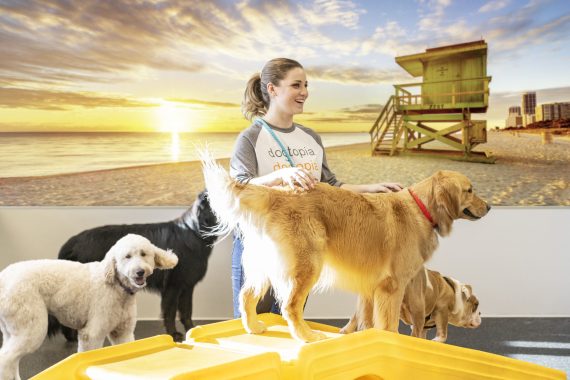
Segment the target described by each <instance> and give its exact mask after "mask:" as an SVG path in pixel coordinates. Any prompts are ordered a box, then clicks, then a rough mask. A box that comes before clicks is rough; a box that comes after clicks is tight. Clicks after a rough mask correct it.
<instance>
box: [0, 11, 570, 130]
mask: <svg viewBox="0 0 570 380" xmlns="http://www.w3.org/2000/svg"><path fill="white" fill-rule="evenodd" d="M481 38H483V39H484V40H486V42H487V43H488V45H489V58H488V68H487V72H488V74H489V75H491V76H492V77H493V79H492V82H491V105H490V108H489V112H488V113H487V115H486V118H487V120H488V126H489V127H494V126H495V125H498V126H501V127H502V126H504V119H505V118H506V116H507V108H508V107H509V106H511V105H520V97H521V93H522V92H524V91H529V90H532V91H537V93H538V99H537V100H538V103H544V102H551V101H570V73H569V72H568V66H569V63H570V1H568V0H544V1H542V0H530V1H516V0H497V1H488V0H485V1H468V0H461V1H459V0H434V1H430V0H415V1H412V0H400V1H373V0H371V1H350V0H334V1H320V0H315V1H239V2H237V1H236V2H234V1H210V0H207V1H196V0H192V1H182V0H180V1H177V0H174V1H160V0H149V1H144V0H139V1H134V0H133V1H126V0H125V1H120V0H108V1H74V2H69V1H63V0H62V1H47V0H46V1H24V0H19V1H11V0H0V132H6V131H165V132H166V131H181V132H184V131H188V132H189V131H197V132H204V131H222V132H236V131H239V130H241V129H243V128H244V127H246V126H247V125H248V122H247V121H246V120H245V119H244V118H243V116H242V115H241V112H240V108H239V104H240V102H241V98H242V95H243V90H244V88H245V84H246V82H247V80H248V79H249V77H250V76H251V75H252V74H253V73H254V72H257V71H259V70H260V69H261V68H262V66H263V64H264V63H265V62H266V61H267V60H269V59H271V58H275V57H280V56H285V57H289V58H294V59H297V60H299V61H300V62H301V63H302V64H303V65H304V66H305V69H306V71H307V74H308V81H309V83H310V85H309V91H310V96H309V100H308V102H307V103H306V105H305V114H303V115H302V116H300V117H299V118H298V119H296V120H297V121H299V122H301V123H303V124H305V125H307V126H309V127H312V128H314V129H316V130H318V131H321V132H323V131H350V132H352V131H368V129H369V128H370V127H371V125H372V123H373V122H374V120H375V118H376V116H377V115H378V113H379V111H380V109H381V106H382V104H384V103H385V102H386V101H387V100H388V97H389V96H390V95H391V94H393V91H394V90H393V87H392V85H393V84H398V83H410V82H419V81H421V78H411V77H410V76H409V75H408V74H407V73H406V72H405V71H404V70H403V69H402V68H400V67H399V66H398V65H397V64H396V63H395V61H394V58H395V57H396V56H398V55H405V54H412V53H420V52H423V51H424V50H425V49H426V48H428V47H436V46H441V45H447V44H454V43H461V42H469V41H474V40H479V39H481Z"/></svg>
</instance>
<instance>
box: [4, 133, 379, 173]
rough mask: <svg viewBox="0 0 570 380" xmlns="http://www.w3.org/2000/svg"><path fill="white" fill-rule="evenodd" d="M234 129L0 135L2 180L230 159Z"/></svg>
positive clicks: (329, 142) (334, 137)
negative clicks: (205, 157)
mask: <svg viewBox="0 0 570 380" xmlns="http://www.w3.org/2000/svg"><path fill="white" fill-rule="evenodd" d="M320 135H321V137H322V140H323V144H324V145H325V147H331V146H338V145H347V144H356V143H365V142H370V137H369V135H368V134H367V133H322V134H320ZM236 137H237V133H180V134H169V133H123V132H105V133H0V178H7V177H29V176H45V175H54V174H63V173H75V172H85V171H92V170H102V169H113V168H120V167H129V166H139V165H148V164H158V163H167V162H183V161H195V160H198V159H199V158H198V152H197V150H198V148H200V147H204V146H206V145H207V146H208V149H209V150H210V152H211V153H212V154H213V155H214V157H216V158H223V157H229V156H230V154H231V152H232V148H233V146H234V143H235V139H236Z"/></svg>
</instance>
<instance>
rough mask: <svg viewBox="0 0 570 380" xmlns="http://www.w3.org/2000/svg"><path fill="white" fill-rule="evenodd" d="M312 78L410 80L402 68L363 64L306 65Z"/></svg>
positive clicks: (380, 81)
mask: <svg viewBox="0 0 570 380" xmlns="http://www.w3.org/2000/svg"><path fill="white" fill-rule="evenodd" d="M305 69H306V71H307V75H308V76H309V77H310V78H311V79H313V78H314V79H315V80H322V81H328V82H337V83H357V84H375V83H389V84H392V83H394V82H398V81H402V80H409V79H410V76H409V75H407V74H406V73H405V72H404V71H403V70H401V69H374V68H367V67H361V66H354V67H342V66H324V65H322V66H310V67H305Z"/></svg>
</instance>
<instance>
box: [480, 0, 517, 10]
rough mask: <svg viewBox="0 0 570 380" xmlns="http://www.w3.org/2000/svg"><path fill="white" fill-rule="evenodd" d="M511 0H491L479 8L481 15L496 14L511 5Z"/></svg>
mask: <svg viewBox="0 0 570 380" xmlns="http://www.w3.org/2000/svg"><path fill="white" fill-rule="evenodd" d="M509 3H510V0H491V1H489V2H487V3H486V4H485V5H483V6H482V7H481V8H479V13H488V12H496V11H498V10H500V9H503V8H504V7H506V6H507V5H509Z"/></svg>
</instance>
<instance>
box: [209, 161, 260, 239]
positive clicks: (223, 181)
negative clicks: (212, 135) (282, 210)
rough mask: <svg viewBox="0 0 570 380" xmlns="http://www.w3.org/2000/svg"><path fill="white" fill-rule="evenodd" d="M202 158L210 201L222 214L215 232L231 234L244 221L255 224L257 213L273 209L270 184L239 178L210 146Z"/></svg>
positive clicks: (219, 213) (218, 212) (217, 212)
mask: <svg viewBox="0 0 570 380" xmlns="http://www.w3.org/2000/svg"><path fill="white" fill-rule="evenodd" d="M200 158H201V160H202V170H203V172H204V181H205V183H206V189H207V190H208V198H209V199H210V205H211V207H212V210H214V213H215V214H216V216H217V218H218V225H217V227H216V228H215V229H214V231H213V233H215V234H217V235H226V234H229V233H231V232H232V231H233V230H235V229H236V227H237V226H238V224H239V223H240V221H242V222H243V221H245V220H247V221H249V222H250V223H248V224H251V222H252V219H254V218H256V215H259V214H260V213H262V212H263V211H267V210H268V209H269V199H270V189H269V188H268V187H265V186H256V185H248V184H242V183H238V182H236V181H235V180H233V179H232V178H231V177H230V175H229V174H228V172H227V171H226V170H225V169H224V168H223V167H222V166H220V165H219V164H218V163H217V162H216V161H215V160H214V158H213V157H212V156H211V154H210V153H209V152H208V151H207V150H203V151H201V152H200ZM254 224H255V223H254Z"/></svg>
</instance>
